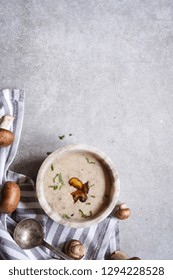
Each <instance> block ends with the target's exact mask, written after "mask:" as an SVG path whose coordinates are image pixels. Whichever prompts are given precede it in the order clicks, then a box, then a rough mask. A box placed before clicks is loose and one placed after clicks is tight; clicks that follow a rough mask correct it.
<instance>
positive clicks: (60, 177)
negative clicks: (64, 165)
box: [59, 173, 64, 185]
mask: <svg viewBox="0 0 173 280" xmlns="http://www.w3.org/2000/svg"><path fill="white" fill-rule="evenodd" d="M59 182H60V183H62V185H64V181H63V179H62V174H61V173H60V174H59Z"/></svg>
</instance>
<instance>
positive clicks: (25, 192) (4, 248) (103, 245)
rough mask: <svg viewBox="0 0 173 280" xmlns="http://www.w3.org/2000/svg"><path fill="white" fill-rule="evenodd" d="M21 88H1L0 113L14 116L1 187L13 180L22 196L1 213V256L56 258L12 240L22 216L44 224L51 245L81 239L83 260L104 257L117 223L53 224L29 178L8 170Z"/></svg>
mask: <svg viewBox="0 0 173 280" xmlns="http://www.w3.org/2000/svg"><path fill="white" fill-rule="evenodd" d="M24 98H25V93H24V91H23V90H18V89H14V90H9V89H5V90H1V91H0V116H3V115H13V116H14V117H15V119H14V122H13V125H12V127H11V130H12V131H13V133H14V135H15V140H14V142H13V144H12V145H11V146H9V147H7V148H0V189H1V188H2V186H3V183H4V182H5V181H15V182H17V183H18V184H19V186H20V188H21V199H20V202H19V205H18V208H17V209H16V210H15V211H14V212H13V213H12V214H0V259H2V260H3V259H5V260H16V259H17V260H26V259H31V260H35V259H36V260H37V259H38V260H42V259H43V260H47V259H52V258H56V256H55V254H54V253H52V252H51V251H50V250H49V249H47V248H45V247H43V246H39V247H36V248H33V249H29V250H23V249H21V248H19V246H18V245H17V244H16V243H15V241H14V240H13V231H14V228H15V226H16V225H17V223H18V222H20V221H21V220H22V219H24V218H35V219H37V220H38V221H39V222H40V223H41V225H42V226H43V231H44V236H45V240H46V241H47V242H48V243H50V244H52V245H53V246H54V247H59V248H60V249H63V246H64V244H65V242H67V241H69V240H71V239H77V240H80V241H81V242H82V243H83V244H84V246H85V248H86V255H85V257H84V259H86V260H90V259H93V260H96V259H97V260H103V259H107V258H108V257H109V255H110V254H111V253H112V252H113V251H115V250H119V223H118V220H117V219H116V218H114V217H112V216H109V217H107V218H106V219H104V220H103V221H102V222H101V223H99V224H97V225H92V226H91V227H88V228H80V229H75V228H69V227H65V226H63V225H60V224H57V223H55V222H54V221H53V220H52V219H50V218H49V217H48V216H47V215H46V214H45V213H44V211H43V210H42V209H41V207H40V205H39V203H38V200H37V196H36V191H35V185H34V182H33V180H32V179H31V178H29V177H27V176H25V175H23V174H18V173H16V172H13V171H11V170H9V167H10V165H11V163H12V161H13V160H14V158H15V155H16V152H17V148H18V144H19V140H20V135H21V129H22V123H23V115H24Z"/></svg>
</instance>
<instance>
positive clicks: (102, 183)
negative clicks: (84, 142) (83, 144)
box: [43, 151, 111, 221]
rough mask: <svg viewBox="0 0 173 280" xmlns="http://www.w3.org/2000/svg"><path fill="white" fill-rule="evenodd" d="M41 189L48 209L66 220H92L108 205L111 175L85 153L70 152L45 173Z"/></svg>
mask: <svg viewBox="0 0 173 280" xmlns="http://www.w3.org/2000/svg"><path fill="white" fill-rule="evenodd" d="M43 185H44V193H45V197H46V200H47V202H48V204H49V206H50V207H51V209H52V210H53V211H54V212H56V213H58V214H59V215H61V217H62V218H64V219H66V220H73V221H82V220H84V219H88V218H92V217H95V216H97V215H99V214H100V213H101V212H102V211H103V210H104V208H105V207H106V206H107V205H108V204H109V196H110V192H111V191H110V189H111V178H110V174H109V172H108V170H107V167H106V165H105V164H103V162H102V161H101V160H99V159H97V158H96V157H95V156H93V155H92V154H91V153H88V152H73V151H72V152H70V153H67V154H64V155H63V156H61V157H58V159H56V160H55V161H54V162H53V163H52V164H50V166H49V167H48V169H47V171H46V172H45V175H44V179H43Z"/></svg>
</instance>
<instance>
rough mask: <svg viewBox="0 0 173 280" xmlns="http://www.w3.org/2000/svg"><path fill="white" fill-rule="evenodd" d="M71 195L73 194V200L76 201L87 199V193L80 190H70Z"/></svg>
mask: <svg viewBox="0 0 173 280" xmlns="http://www.w3.org/2000/svg"><path fill="white" fill-rule="evenodd" d="M71 195H72V196H73V200H74V202H77V201H78V200H80V201H81V202H85V201H86V200H87V195H86V193H84V192H83V191H81V190H77V191H75V192H72V193H71Z"/></svg>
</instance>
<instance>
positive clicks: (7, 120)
mask: <svg viewBox="0 0 173 280" xmlns="http://www.w3.org/2000/svg"><path fill="white" fill-rule="evenodd" d="M13 120H14V117H13V116H10V115H5V116H2V117H1V118H0V148H4V147H8V146H10V145H11V144H12V143H13V141H14V134H13V132H11V131H10V130H9V128H10V126H11V124H12V122H13Z"/></svg>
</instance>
